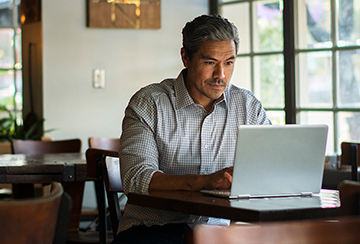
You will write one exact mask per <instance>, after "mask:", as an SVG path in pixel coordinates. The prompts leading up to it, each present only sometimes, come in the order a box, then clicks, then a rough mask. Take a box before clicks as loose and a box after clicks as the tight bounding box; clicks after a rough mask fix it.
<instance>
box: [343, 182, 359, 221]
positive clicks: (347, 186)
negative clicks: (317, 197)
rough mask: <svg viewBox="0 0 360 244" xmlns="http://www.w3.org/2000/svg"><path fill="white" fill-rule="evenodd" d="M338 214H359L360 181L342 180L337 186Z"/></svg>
mask: <svg viewBox="0 0 360 244" xmlns="http://www.w3.org/2000/svg"><path fill="white" fill-rule="evenodd" d="M338 189H339V194H340V202H341V206H340V208H339V216H348V215H360V182H356V181H351V180H344V181H342V182H341V183H340V184H339V186H338Z"/></svg>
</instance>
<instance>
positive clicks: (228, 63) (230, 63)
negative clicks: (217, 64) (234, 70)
mask: <svg viewBox="0 0 360 244" xmlns="http://www.w3.org/2000/svg"><path fill="white" fill-rule="evenodd" d="M233 64H234V62H233V61H228V62H226V65H233Z"/></svg>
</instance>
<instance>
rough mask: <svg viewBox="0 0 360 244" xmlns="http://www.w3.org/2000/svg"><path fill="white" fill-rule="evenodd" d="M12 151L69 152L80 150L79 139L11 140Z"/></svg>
mask: <svg viewBox="0 0 360 244" xmlns="http://www.w3.org/2000/svg"><path fill="white" fill-rule="evenodd" d="M12 151H13V153H14V154H26V155H31V154H47V153H71V152H80V151H81V140H80V139H70V140H62V141H31V140H13V141H12Z"/></svg>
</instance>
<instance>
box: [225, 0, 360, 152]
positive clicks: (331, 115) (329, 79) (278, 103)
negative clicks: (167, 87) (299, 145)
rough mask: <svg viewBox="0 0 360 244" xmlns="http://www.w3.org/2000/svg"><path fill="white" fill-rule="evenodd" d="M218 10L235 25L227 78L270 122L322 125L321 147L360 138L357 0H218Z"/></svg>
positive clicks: (359, 16) (359, 6)
mask: <svg viewBox="0 0 360 244" xmlns="http://www.w3.org/2000/svg"><path fill="white" fill-rule="evenodd" d="M285 8H286V9H287V11H284V9H285ZM218 9H219V13H220V14H221V15H222V16H224V17H226V18H228V19H229V20H230V21H232V22H234V24H235V25H236V26H237V27H238V28H239V32H240V39H241V44H240V45H241V47H240V50H239V53H238V57H237V62H236V67H235V71H234V76H233V79H232V82H233V83H234V84H236V85H238V86H240V87H244V88H247V89H249V90H251V91H252V92H253V93H254V94H255V95H256V96H257V97H258V98H259V99H260V100H261V101H262V102H263V105H264V107H265V109H266V110H267V113H268V115H269V117H270V119H271V120H272V122H273V123H274V124H284V123H298V124H319V123H322V124H327V125H328V126H329V136H328V145H327V152H326V153H327V154H333V153H340V144H341V142H342V141H354V142H356V141H360V1H354V0H286V1H274V0H246V1H245V0H239V1H233V0H223V1H221V2H220V3H219V8H218ZM289 10H290V11H289ZM289 13H290V14H289ZM289 23H290V24H291V26H290V27H286V25H287V24H289ZM292 23H294V24H293V25H292ZM285 28H288V29H285ZM289 30H290V31H289ZM284 40H287V41H285V42H284ZM288 40H291V42H293V43H290V44H289V43H288V42H289V41H288ZM286 42H287V43H286ZM289 46H290V48H288V47H289ZM289 53H290V57H291V58H290V59H289V58H287V56H286V55H289ZM285 54H286V55H285ZM289 60H290V61H289ZM292 60H293V64H292ZM292 65H293V68H292ZM285 67H290V68H287V69H285ZM289 72H290V75H289ZM292 77H294V78H292ZM285 86H287V87H290V90H289V89H288V88H286V87H285ZM291 87H294V89H293V92H292V90H291V89H292V88H291ZM285 90H286V93H285ZM292 101H294V102H292ZM289 107H290V109H288V108H289ZM292 117H293V118H294V119H291V118H292ZM289 118H290V119H289Z"/></svg>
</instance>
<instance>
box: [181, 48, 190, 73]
mask: <svg viewBox="0 0 360 244" xmlns="http://www.w3.org/2000/svg"><path fill="white" fill-rule="evenodd" d="M180 54H181V60H182V62H183V65H184V67H185V68H188V66H189V62H190V60H189V55H188V54H187V53H186V51H185V49H184V48H181V50H180Z"/></svg>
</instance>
